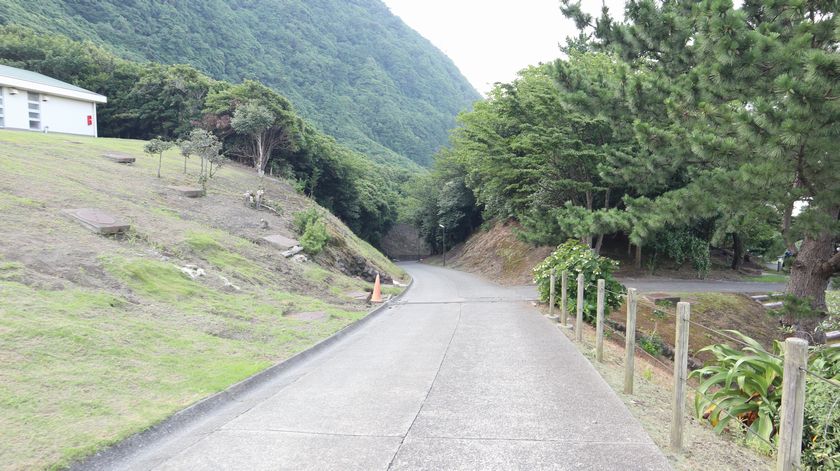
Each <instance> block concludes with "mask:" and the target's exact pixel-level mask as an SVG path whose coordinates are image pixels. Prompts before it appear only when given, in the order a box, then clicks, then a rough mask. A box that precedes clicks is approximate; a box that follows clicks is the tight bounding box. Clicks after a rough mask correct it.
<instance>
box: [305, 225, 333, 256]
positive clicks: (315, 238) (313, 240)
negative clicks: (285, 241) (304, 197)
mask: <svg viewBox="0 0 840 471" xmlns="http://www.w3.org/2000/svg"><path fill="white" fill-rule="evenodd" d="M329 241H330V235H329V234H328V233H327V225H326V224H324V221H320V220H319V221H315V222H314V223H312V224H310V225H308V226H307V227H306V230H305V231H303V236H301V238H300V245H301V246H302V247H303V250H304V251H305V252H306V253H308V254H309V255H318V254H319V253H321V251H322V250H324V247H325V246H326V245H327V242H329Z"/></svg>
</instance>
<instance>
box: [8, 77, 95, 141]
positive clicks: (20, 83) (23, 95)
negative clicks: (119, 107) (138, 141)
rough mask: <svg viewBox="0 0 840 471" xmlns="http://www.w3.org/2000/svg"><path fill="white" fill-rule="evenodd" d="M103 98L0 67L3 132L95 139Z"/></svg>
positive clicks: (54, 80) (75, 87) (66, 84)
mask: <svg viewBox="0 0 840 471" xmlns="http://www.w3.org/2000/svg"><path fill="white" fill-rule="evenodd" d="M107 101H108V99H107V98H105V97H104V96H102V95H99V94H96V93H93V92H91V91H88V90H85V89H83V88H79V87H77V86H75V85H70V84H69V83H65V82H62V81H60V80H56V79H54V78H51V77H47V76H46V75H41V74H37V73H35V72H30V71H28V70H23V69H16V68H14V67H8V66H5V65H0V129H4V128H5V129H26V130H30V131H38V132H60V133H66V134H80V135H83V136H94V137H95V136H96V135H97V130H96V104H97V103H107Z"/></svg>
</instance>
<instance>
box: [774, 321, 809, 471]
mask: <svg viewBox="0 0 840 471" xmlns="http://www.w3.org/2000/svg"><path fill="white" fill-rule="evenodd" d="M807 365H808V342H806V341H805V340H803V339H800V338H796V337H791V338H789V339H787V340H785V371H784V376H783V378H782V409H781V416H782V417H781V424H780V426H779V451H778V454H777V455H776V471H793V470H795V469H800V459H801V458H802V423H803V421H804V420H805V371H804V370H803V368H805V367H807Z"/></svg>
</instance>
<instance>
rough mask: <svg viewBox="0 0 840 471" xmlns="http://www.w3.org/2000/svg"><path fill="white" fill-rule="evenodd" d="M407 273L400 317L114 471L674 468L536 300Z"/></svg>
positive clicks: (441, 276) (381, 321)
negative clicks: (407, 285) (538, 307)
mask: <svg viewBox="0 0 840 471" xmlns="http://www.w3.org/2000/svg"><path fill="white" fill-rule="evenodd" d="M405 268H406V269H407V270H408V271H409V273H410V274H411V275H412V276H413V277H414V279H415V284H414V287H413V288H412V289H411V291H410V292H409V293H408V294H407V295H406V296H405V297H403V298H402V299H401V300H399V301H398V302H397V303H396V304H395V305H394V307H392V308H391V309H388V310H386V311H384V312H383V313H381V314H380V315H379V316H377V317H376V318H374V319H373V320H371V322H370V323H368V324H367V325H365V326H364V327H362V328H361V329H359V330H358V331H356V332H354V333H353V334H351V335H349V336H347V337H345V338H344V339H342V340H341V341H339V342H338V343H336V344H334V345H333V346H331V347H329V348H328V349H326V350H324V351H323V352H321V353H319V354H317V355H315V356H313V357H311V358H309V359H307V360H306V361H305V362H303V363H302V364H300V365H298V366H296V367H294V368H292V369H291V370H289V371H287V372H286V373H284V374H283V375H281V377H279V378H275V379H273V380H271V381H268V382H267V383H265V384H263V385H261V386H259V387H257V388H256V389H254V390H253V391H250V392H249V393H248V394H246V395H245V396H243V397H241V398H239V399H238V400H237V401H235V402H233V403H229V404H226V405H224V406H221V407H219V408H218V410H215V409H214V410H211V411H210V413H208V414H206V416H205V417H203V418H202V419H200V420H198V421H197V422H196V423H193V424H191V425H190V426H188V427H175V428H174V430H173V432H172V433H171V434H167V435H165V436H164V437H162V438H160V437H159V438H157V439H155V440H153V441H151V442H149V443H144V444H142V446H138V447H134V448H135V449H134V450H133V451H132V452H131V453H129V454H128V455H127V456H124V457H122V458H120V459H119V460H116V461H114V462H112V463H110V464H109V467H112V468H113V469H121V470H122V469H160V470H216V469H232V470H247V471H255V470H278V469H294V470H306V469H312V470H342V471H344V470H366V471H367V470H388V469H395V470H414V469H427V470H452V469H464V470H473V469H498V470H513V469H522V470H526V469H527V470H537V469H562V470H571V469H587V470H613V469H615V470H627V471H629V470H665V469H670V467H669V464H668V462H667V460H666V459H665V457H664V456H663V454H662V453H661V451H660V450H659V449H658V448H657V447H656V446H655V445H654V444H653V442H652V441H651V439H650V437H649V436H648V435H647V433H645V431H644V430H643V429H642V427H641V426H640V425H639V423H638V422H637V421H636V419H635V418H633V417H632V416H631V415H630V413H629V412H628V410H627V409H626V408H625V406H624V404H623V403H622V402H621V400H620V399H619V398H618V397H617V396H616V394H615V393H614V392H613V391H612V389H611V388H610V387H609V386H608V385H607V384H606V383H605V382H604V381H603V380H602V379H601V377H600V376H599V375H598V373H597V372H596V371H595V370H594V369H593V367H592V366H591V365H590V363H589V361H588V360H587V359H585V358H584V357H583V356H582V355H581V354H580V353H579V352H578V350H577V349H576V347H575V346H574V345H572V343H571V342H570V341H569V340H568V339H567V338H566V336H565V335H564V334H563V333H562V332H560V331H559V330H558V327H556V324H553V323H551V322H550V321H549V320H548V319H546V318H544V317H543V316H542V315H540V314H539V313H538V312H537V311H536V310H535V309H534V308H533V307H532V305H531V303H530V302H528V301H527V300H528V299H532V298H533V294H532V292H531V290H530V289H522V288H520V289H517V288H503V287H500V286H497V285H493V284H490V283H487V282H485V281H482V280H480V279H478V278H476V277H474V276H471V275H468V274H465V273H461V272H457V271H452V270H447V269H443V268H439V267H432V266H426V265H420V264H407V265H405ZM208 367H209V368H211V367H212V365H208Z"/></svg>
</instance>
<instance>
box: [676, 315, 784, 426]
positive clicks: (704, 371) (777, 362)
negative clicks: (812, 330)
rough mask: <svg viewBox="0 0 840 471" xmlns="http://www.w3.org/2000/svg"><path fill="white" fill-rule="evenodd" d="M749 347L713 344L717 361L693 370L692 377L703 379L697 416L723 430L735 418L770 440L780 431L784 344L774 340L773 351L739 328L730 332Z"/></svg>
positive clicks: (697, 399) (695, 404)
mask: <svg viewBox="0 0 840 471" xmlns="http://www.w3.org/2000/svg"><path fill="white" fill-rule="evenodd" d="M726 332H728V333H730V334H732V335H733V336H736V337H738V338H740V339H741V340H743V341H744V342H745V343H746V344H747V345H748V346H746V347H744V348H742V349H741V350H736V349H734V348H732V347H730V346H729V345H726V344H717V345H710V346H708V347H706V348H703V349H701V350H700V351H699V352H698V353H700V352H710V353H711V354H712V355H714V356H715V360H714V361H712V362H711V364H709V365H706V366H705V367H703V368H701V369H699V370H696V371H693V372H692V373H691V374H690V375H689V377H690V378H703V382H702V383H701V384H700V386H699V387H698V391H700V394H697V395H696V396H695V401H694V407H695V411H696V413H697V416H698V417H700V418H703V419H705V420H708V421H709V422H710V423H711V425H712V426H713V427H714V429H715V432H717V433H721V432H722V431H723V430H725V429H726V426H727V425H728V424H729V421H730V420H732V419H735V420H737V421H738V422H740V423H741V424H742V425H743V426H744V427H747V428H748V429H749V430H750V431H751V432H752V433H751V434H755V435H756V436H758V437H760V438H763V439H764V440H767V441H770V439H771V438H772V437H773V436H774V435H775V433H776V431H777V430H778V423H779V407H780V406H781V402H782V373H783V370H784V366H783V361H782V360H781V359H780V358H778V357H780V356H781V355H782V344H781V342H779V341H774V342H773V352H772V354H771V353H770V352H768V351H767V350H765V349H764V347H762V346H761V344H759V343H758V342H756V341H755V340H753V339H752V338H750V337H747V336H746V335H743V334H741V333H740V332H738V331H734V330H728V331H726Z"/></svg>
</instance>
